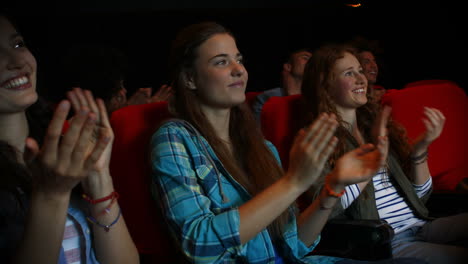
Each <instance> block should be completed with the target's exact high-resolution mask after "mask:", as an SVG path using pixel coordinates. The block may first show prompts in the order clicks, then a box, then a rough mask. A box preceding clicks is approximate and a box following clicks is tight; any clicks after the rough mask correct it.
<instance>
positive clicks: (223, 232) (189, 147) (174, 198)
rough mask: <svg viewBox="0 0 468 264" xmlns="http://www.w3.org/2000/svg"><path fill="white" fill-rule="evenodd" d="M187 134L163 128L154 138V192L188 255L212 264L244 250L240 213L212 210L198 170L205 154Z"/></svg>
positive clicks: (178, 130)
mask: <svg viewBox="0 0 468 264" xmlns="http://www.w3.org/2000/svg"><path fill="white" fill-rule="evenodd" d="M184 133H186V131H184V130H183V129H181V128H178V127H175V126H172V127H171V126H163V127H161V128H160V129H159V130H158V131H157V132H156V133H155V134H154V135H153V138H152V142H151V144H152V145H151V147H152V152H151V165H152V171H153V174H152V184H153V190H155V191H156V193H157V197H156V199H157V200H159V201H160V203H161V206H162V208H163V213H164V216H165V218H166V219H167V220H168V224H169V225H170V226H171V230H172V231H173V233H174V234H176V239H177V240H178V241H179V244H180V245H181V246H182V250H183V251H184V253H185V255H186V256H187V257H189V258H190V259H191V260H194V261H195V262H201V263H204V262H206V263H212V262H216V261H217V260H220V259H222V258H224V257H225V255H233V254H234V255H235V254H237V253H236V252H239V251H240V250H241V249H242V246H241V243H240V237H239V220H240V218H239V211H238V209H237V208H228V209H226V210H225V211H222V212H216V213H215V212H213V211H212V210H211V209H210V208H211V203H212V201H211V200H210V198H209V197H208V195H209V194H206V193H205V192H206V190H203V188H202V187H201V186H200V184H199V183H198V179H197V169H196V168H195V167H196V166H197V165H201V164H198V163H201V162H202V156H203V154H202V153H200V151H199V150H198V148H197V146H196V145H195V143H194V142H193V141H192V140H191V138H190V137H189V136H188V135H186V134H184ZM202 167H203V166H202Z"/></svg>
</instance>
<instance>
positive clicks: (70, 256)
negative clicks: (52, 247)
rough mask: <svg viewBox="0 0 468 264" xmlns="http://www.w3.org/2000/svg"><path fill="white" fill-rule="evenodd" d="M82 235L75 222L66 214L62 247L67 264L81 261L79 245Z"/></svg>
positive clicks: (75, 263) (76, 263) (77, 263)
mask: <svg viewBox="0 0 468 264" xmlns="http://www.w3.org/2000/svg"><path fill="white" fill-rule="evenodd" d="M81 244H82V235H81V234H80V232H79V231H78V229H77V228H76V223H75V222H74V220H73V219H72V218H71V217H70V215H68V216H67V221H66V223H65V232H64V233H63V241H62V247H63V251H64V253H65V259H66V260H67V263H68V264H80V263H81V254H82V252H81V250H80V249H81V248H83V247H82V246H81Z"/></svg>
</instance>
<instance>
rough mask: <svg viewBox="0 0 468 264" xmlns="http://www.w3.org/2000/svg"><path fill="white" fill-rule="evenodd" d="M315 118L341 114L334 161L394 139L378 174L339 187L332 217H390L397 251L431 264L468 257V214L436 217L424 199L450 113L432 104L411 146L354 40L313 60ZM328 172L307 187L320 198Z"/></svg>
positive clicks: (308, 96)
mask: <svg viewBox="0 0 468 264" xmlns="http://www.w3.org/2000/svg"><path fill="white" fill-rule="evenodd" d="M302 94H303V96H304V99H305V102H306V105H307V109H308V110H309V120H312V119H313V118H315V117H316V116H318V115H319V114H320V113H321V112H327V113H330V114H335V115H336V117H337V120H338V123H339V126H338V128H337V130H336V133H335V136H336V137H337V138H338V140H339V142H338V144H337V148H336V149H335V150H334V153H333V154H332V155H331V157H330V159H329V160H328V163H327V164H328V166H327V167H329V168H333V167H335V166H336V165H337V164H338V163H337V162H339V157H341V156H342V155H343V154H344V153H346V152H347V151H350V150H352V149H355V148H359V146H361V145H363V144H366V143H368V142H376V141H377V140H379V138H382V137H384V138H387V137H388V141H389V144H388V145H387V147H388V148H387V150H383V151H384V152H387V153H388V155H387V156H388V158H387V160H386V162H385V164H384V166H382V167H380V168H379V170H378V173H376V174H375V176H374V177H371V178H369V180H367V181H363V182H361V183H357V184H353V185H349V186H347V187H346V186H343V185H341V186H338V187H339V188H337V189H334V191H335V192H342V191H344V190H346V192H345V193H344V195H343V196H342V197H341V201H340V202H339V203H337V204H336V206H335V208H334V210H333V213H332V214H331V217H332V218H333V217H336V216H338V215H339V216H340V217H345V218H351V219H384V220H386V221H387V222H388V223H389V224H390V225H391V226H392V228H393V229H394V230H395V237H394V239H393V241H392V247H393V256H394V257H414V258H418V259H423V260H426V261H428V262H429V263H468V250H467V249H466V248H464V247H460V246H455V243H457V242H458V243H462V244H463V243H464V245H465V246H467V245H468V243H467V242H468V225H467V224H466V223H468V214H460V215H456V216H452V217H446V218H440V219H435V220H434V219H431V218H429V217H428V211H427V209H426V207H425V206H424V201H426V200H427V199H428V197H429V195H430V192H431V189H432V179H431V175H430V173H429V168H428V165H427V157H428V153H427V149H428V146H429V145H430V144H431V143H432V142H433V141H434V140H435V139H436V138H437V137H438V136H439V135H440V133H441V132H442V130H443V126H444V121H445V117H444V115H443V114H442V113H441V112H440V111H439V110H437V109H434V108H429V107H426V108H425V109H424V115H425V118H424V119H423V122H424V124H425V126H426V132H425V133H423V134H422V135H421V136H420V137H419V138H418V140H416V141H415V143H414V145H412V146H410V145H409V143H408V141H407V138H406V133H405V131H404V129H403V128H402V127H400V126H398V125H397V124H395V123H394V122H393V121H392V120H391V119H390V112H391V108H390V107H383V109H382V111H381V112H380V113H377V112H378V110H377V109H379V108H378V107H377V106H376V105H374V103H373V102H370V101H369V96H368V94H369V93H368V91H367V79H366V77H365V75H364V73H363V70H362V67H361V65H360V64H359V61H358V60H357V58H356V56H355V51H354V50H353V49H351V48H350V47H347V46H341V45H333V44H330V45H325V46H323V47H321V48H320V49H318V50H317V51H316V52H315V53H314V56H313V57H312V58H311V59H310V60H309V63H308V64H307V66H306V70H305V72H304V82H303V85H302ZM323 177H324V176H322V178H321V179H320V180H318V181H317V182H316V184H314V185H313V186H312V188H311V190H310V191H308V192H306V193H307V194H308V195H304V197H310V198H309V199H310V200H313V198H314V197H317V196H319V195H320V193H321V190H322V189H323V186H324V184H323V183H324V182H325V181H324V180H323Z"/></svg>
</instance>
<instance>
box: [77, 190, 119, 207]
mask: <svg viewBox="0 0 468 264" xmlns="http://www.w3.org/2000/svg"><path fill="white" fill-rule="evenodd" d="M82 197H83V199H85V200H86V201H87V202H88V203H90V204H97V203H101V202H104V201H107V200H109V199H113V198H114V197H119V194H118V193H117V192H116V191H113V192H111V194H109V195H108V196H106V197H102V198H99V199H96V200H93V199H91V198H90V197H89V196H87V195H86V194H84V193H83V195H82Z"/></svg>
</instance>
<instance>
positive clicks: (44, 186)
mask: <svg viewBox="0 0 468 264" xmlns="http://www.w3.org/2000/svg"><path fill="white" fill-rule="evenodd" d="M69 110H70V102H69V101H67V100H64V101H62V102H61V103H60V104H59V105H58V107H57V109H56V111H55V113H54V116H53V118H52V120H51V122H50V124H49V127H48V129H47V133H46V136H45V139H44V144H43V146H42V148H39V145H38V144H37V142H36V141H35V140H34V139H32V138H27V139H26V151H25V161H26V163H27V164H28V166H29V167H30V169H31V171H32V173H33V183H34V186H33V188H34V191H38V192H43V193H46V194H47V195H49V196H50V197H51V198H52V197H63V196H64V195H69V194H70V192H71V190H72V189H73V188H74V187H75V186H76V185H77V184H78V183H79V182H80V181H81V180H83V179H84V178H85V177H86V176H87V175H88V174H89V170H90V169H91V168H92V166H93V165H94V164H95V163H96V162H97V161H98V159H99V158H100V157H101V154H102V153H103V151H104V149H105V148H106V146H107V145H108V144H109V140H108V139H107V138H102V139H100V140H99V142H98V143H97V144H95V146H94V147H93V149H92V151H87V150H88V148H89V144H91V143H90V142H92V141H91V140H90V139H91V137H92V136H93V135H92V134H93V130H94V127H95V125H96V116H95V114H93V113H90V111H89V109H83V110H82V111H80V112H79V113H78V114H76V116H74V118H72V119H71V121H70V126H69V128H68V130H67V131H66V133H65V134H64V135H63V136H62V129H63V125H64V123H65V120H66V118H67V115H68V112H69Z"/></svg>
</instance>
